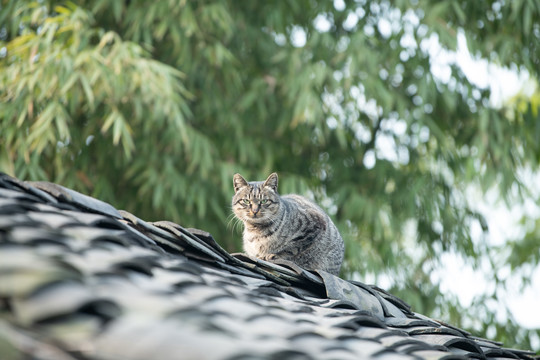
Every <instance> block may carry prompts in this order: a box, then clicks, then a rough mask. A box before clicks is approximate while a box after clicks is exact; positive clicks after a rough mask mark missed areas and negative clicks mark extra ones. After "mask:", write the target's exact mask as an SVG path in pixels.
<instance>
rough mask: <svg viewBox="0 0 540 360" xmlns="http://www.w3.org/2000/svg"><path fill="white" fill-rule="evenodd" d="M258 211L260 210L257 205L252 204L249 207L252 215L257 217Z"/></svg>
mask: <svg viewBox="0 0 540 360" xmlns="http://www.w3.org/2000/svg"><path fill="white" fill-rule="evenodd" d="M259 210H260V207H259V205H256V204H252V205H251V212H252V213H253V214H255V215H257V213H258V212H259Z"/></svg>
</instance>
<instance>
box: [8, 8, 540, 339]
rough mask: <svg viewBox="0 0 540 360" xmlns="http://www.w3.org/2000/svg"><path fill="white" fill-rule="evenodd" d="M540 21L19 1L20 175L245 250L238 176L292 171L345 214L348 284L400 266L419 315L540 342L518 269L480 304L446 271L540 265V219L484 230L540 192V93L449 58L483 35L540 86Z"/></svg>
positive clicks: (459, 11)
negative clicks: (444, 283)
mask: <svg viewBox="0 0 540 360" xmlns="http://www.w3.org/2000/svg"><path fill="white" fill-rule="evenodd" d="M538 18H540V3H539V2H538V1H536V0H532V1H531V0H513V1H466V0H461V1H454V0H445V1H440V0H436V1H435V0H398V1H393V2H390V1H383V0H379V1H375V0H373V1H370V0H359V1H334V2H332V1H313V0H296V1H278V2H268V1H250V2H244V1H242V2H240V1H226V0H214V1H210V0H206V1H186V0H183V1H154V2H148V1H141V0H131V1H127V0H126V1H110V0H92V1H90V0H86V1H84V0H81V1H77V2H65V1H53V0H49V1H47V0H41V1H27V0H1V1H0V26H1V27H0V41H1V44H0V80H1V81H0V134H1V137H0V149H1V150H0V151H1V152H0V168H1V170H3V171H5V172H8V173H10V174H12V175H15V176H17V177H19V178H22V179H27V180H49V181H53V182H57V183H61V184H63V185H65V186H68V187H71V188H75V189H77V190H79V191H81V192H83V193H86V194H90V195H93V196H95V197H98V198H100V199H102V200H105V201H108V202H110V203H112V204H114V205H115V206H116V207H118V208H125V209H126V210H128V211H131V212H133V213H135V214H137V215H138V216H139V217H141V218H143V219H146V220H158V219H169V220H173V221H176V222H179V223H181V224H183V225H184V226H192V227H200V228H203V229H205V230H208V231H210V232H212V233H213V234H214V235H215V237H216V238H217V239H218V240H219V241H220V242H221V243H222V245H223V246H225V247H226V248H227V249H228V250H230V251H238V250H239V249H240V238H241V235H240V232H239V230H238V229H235V228H234V227H233V226H231V225H230V224H231V221H230V217H229V216H230V205H229V204H230V198H231V196H232V180H231V179H232V175H233V174H234V173H235V172H241V173H242V174H243V175H244V176H246V177H247V178H250V179H263V178H265V177H266V176H267V175H268V174H269V173H270V172H271V171H277V172H279V174H280V180H281V181H280V189H281V191H282V193H288V192H297V193H302V194H308V195H309V196H312V197H314V198H315V199H316V200H317V201H318V202H320V203H321V204H322V205H323V206H324V207H325V208H326V209H327V210H328V211H329V213H330V214H331V215H332V217H333V218H334V219H335V220H336V223H337V224H338V225H339V227H340V228H341V231H342V234H343V235H344V238H345V239H346V243H347V254H346V264H345V269H344V274H343V275H344V276H345V277H352V276H354V277H359V278H362V279H363V278H364V277H365V276H368V275H371V276H374V278H375V280H376V281H377V279H379V278H380V277H381V276H386V277H387V278H390V279H392V281H391V287H392V289H391V290H392V291H393V292H394V293H396V294H398V295H400V296H401V297H403V298H404V299H405V300H407V301H409V302H410V303H411V304H412V305H413V306H414V309H415V311H417V312H422V313H425V314H427V315H430V314H431V315H432V316H438V317H440V318H441V319H443V320H445V321H447V322H450V323H453V324H457V325H459V326H464V327H467V328H468V329H471V331H474V332H476V333H478V332H479V333H480V335H482V334H484V335H486V334H488V335H489V336H490V337H492V338H495V339H499V340H504V341H505V344H506V345H509V346H520V347H525V348H526V347H530V346H531V341H532V340H531V339H532V337H533V336H538V335H537V334H538V332H537V331H534V333H535V334H536V335H533V331H531V332H527V331H525V330H523V329H519V327H518V326H517V325H516V324H515V322H514V320H513V319H512V318H511V316H509V317H508V318H507V319H505V320H504V321H503V322H501V320H500V319H498V318H496V317H495V316H494V314H493V313H492V312H491V311H490V310H489V309H491V308H489V307H488V303H489V301H487V300H486V299H491V300H492V301H497V302H501V301H502V300H503V299H501V298H500V293H501V292H500V291H499V290H500V289H501V288H504V287H505V286H507V282H505V281H504V279H496V280H497V282H496V284H497V286H496V288H495V289H494V290H493V292H492V293H490V294H486V295H485V296H486V297H487V298H480V299H476V300H475V302H474V305H473V306H471V307H470V308H468V309H463V308H461V307H460V306H459V304H458V302H457V300H456V299H454V298H449V297H448V295H445V294H442V293H441V291H440V289H439V284H438V283H437V282H436V281H434V279H433V277H431V276H430V274H431V273H432V272H433V271H434V270H436V269H440V265H441V264H440V258H441V256H442V254H444V253H447V252H452V253H456V254H458V256H461V257H463V258H464V259H466V261H467V262H468V263H470V264H473V265H474V266H475V267H478V266H480V264H481V262H482V261H485V260H486V258H491V257H492V256H493V253H494V251H495V250H497V251H496V253H497V254H498V255H497V256H498V259H499V260H498V262H497V263H495V262H493V261H492V262H491V264H492V266H493V268H492V270H493V271H494V272H496V270H497V268H496V266H505V264H511V265H512V267H513V269H514V268H518V267H519V266H520V264H522V263H523V262H528V261H530V262H533V263H534V265H537V264H538V260H539V259H538V257H539V256H538V245H537V244H538V236H537V235H536V234H538V233H539V232H538V230H536V232H534V231H533V232H531V234H530V235H528V236H527V237H526V238H525V239H523V241H520V240H515V242H511V243H509V244H508V245H506V246H504V247H503V248H501V249H491V248H489V247H488V246H486V245H485V242H484V241H475V240H474V239H472V238H471V227H472V226H479V227H480V228H481V229H482V230H483V231H484V233H486V231H487V226H486V223H485V220H484V218H483V216H482V214H480V213H478V212H477V211H476V210H475V206H474V205H475V204H471V200H470V199H468V197H467V193H466V190H467V189H469V188H470V187H471V186H472V187H478V188H479V189H481V190H482V191H487V190H488V189H492V188H493V187H496V188H497V189H498V190H499V192H500V196H501V198H502V199H504V200H506V201H507V202H509V203H510V202H511V203H513V204H516V203H519V202H520V201H522V200H523V199H524V198H526V197H527V196H529V193H528V191H527V188H526V187H525V186H524V185H523V183H522V179H520V178H519V177H518V176H517V174H518V170H520V169H522V168H529V169H531V170H533V171H535V170H537V169H538V166H539V160H540V141H539V139H540V125H539V124H540V117H539V113H538V107H539V102H538V99H537V98H532V99H527V98H521V99H520V101H519V106H515V104H516V103H517V102H514V105H507V106H498V107H497V106H493V104H492V103H491V102H490V89H489V88H482V87H479V86H478V85H475V84H474V83H471V81H470V79H468V78H467V77H466V75H465V74H464V72H463V71H462V70H461V69H460V68H459V66H458V65H457V64H456V63H455V61H447V62H446V63H444V64H442V65H441V64H437V62H436V61H435V60H434V58H433V55H432V53H431V52H432V50H433V49H434V48H437V47H439V48H440V52H443V51H446V52H447V53H448V54H450V51H454V50H456V46H457V38H458V34H460V33H463V34H464V35H465V37H466V39H467V45H468V48H469V50H470V52H471V54H472V55H473V57H475V58H478V59H480V58H484V59H488V60H489V61H490V62H492V63H495V64H498V65H499V66H502V67H509V68H511V69H514V70H515V71H516V72H518V71H519V72H527V73H528V74H529V75H530V77H531V78H536V79H538V78H539V76H540V74H539V72H540V71H539V69H540V49H539V46H540V25H539V23H538V22H537V21H536V20H535V19H538ZM434 44H435V45H434ZM533 100H534V101H533ZM509 109H514V110H512V111H509ZM537 228H538V226H537ZM411 237H413V238H414V240H416V241H411ZM514 248H515V249H516V250H517V251H516V252H514V251H512V250H513V249H514Z"/></svg>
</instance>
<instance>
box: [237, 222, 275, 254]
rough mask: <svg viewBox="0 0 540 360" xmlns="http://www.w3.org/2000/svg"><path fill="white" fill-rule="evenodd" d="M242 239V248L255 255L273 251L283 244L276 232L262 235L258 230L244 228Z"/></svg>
mask: <svg viewBox="0 0 540 360" xmlns="http://www.w3.org/2000/svg"><path fill="white" fill-rule="evenodd" d="M243 240H244V250H245V251H246V252H247V253H248V254H250V255H253V256H257V257H261V256H264V255H266V254H270V253H275V252H276V251H278V250H279V249H280V248H281V247H282V246H283V241H282V239H280V237H279V234H277V233H273V234H271V235H269V236H264V235H262V234H261V233H260V232H257V231H250V230H248V229H245V230H244V236H243Z"/></svg>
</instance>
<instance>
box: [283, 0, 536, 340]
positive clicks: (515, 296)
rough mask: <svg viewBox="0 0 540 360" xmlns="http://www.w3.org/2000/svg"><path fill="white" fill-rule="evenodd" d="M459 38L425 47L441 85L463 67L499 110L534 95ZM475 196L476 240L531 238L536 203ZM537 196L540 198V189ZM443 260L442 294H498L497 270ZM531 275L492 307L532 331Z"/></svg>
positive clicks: (298, 39) (322, 24)
mask: <svg viewBox="0 0 540 360" xmlns="http://www.w3.org/2000/svg"><path fill="white" fill-rule="evenodd" d="M343 5H344V4H343V3H342V0H334V6H335V7H336V9H339V8H340V7H343ZM352 15H353V16H352V17H350V18H348V19H347V21H346V22H350V23H351V24H350V25H351V26H354V24H355V23H356V22H357V21H358V18H355V14H352ZM409 15H410V16H409ZM405 16H407V17H408V18H407V21H409V22H411V23H412V24H416V23H417V21H418V19H417V18H415V15H414V14H406V15H405ZM411 16H412V17H411ZM315 22H316V24H315V26H316V27H317V28H319V29H320V30H321V31H327V28H328V27H329V26H330V23H329V22H328V20H327V19H325V17H324V16H321V17H318V18H317V19H315ZM394 24H395V22H394ZM344 26H345V25H344ZM392 26H393V24H392V22H391V21H388V19H381V20H380V21H379V23H378V25H377V27H378V30H379V32H380V33H381V34H385V33H388V34H389V33H391V32H392ZM365 30H366V29H365ZM368 30H369V29H368ZM366 31H367V30H366ZM292 40H293V44H294V45H296V46H299V47H301V46H303V45H304V44H305V42H306V34H305V33H304V32H303V31H302V30H301V29H296V30H295V29H293V34H292ZM457 40H458V48H457V51H455V52H454V51H448V50H445V49H443V48H442V47H441V45H440V43H439V40H438V38H437V36H436V35H432V36H431V37H430V38H429V39H428V40H426V41H424V42H422V43H421V44H419V45H420V47H421V48H422V50H425V51H428V52H429V54H430V56H431V60H432V61H431V72H432V73H433V74H434V76H435V77H437V78H438V79H439V80H440V81H442V82H448V81H449V80H450V77H451V75H452V71H451V67H450V66H451V65H452V64H457V65H459V66H460V67H461V69H462V70H463V72H464V73H465V75H466V76H467V78H468V79H469V81H471V82H472V83H473V84H475V85H477V86H478V87H481V88H488V87H489V88H490V89H491V98H490V102H491V105H492V106H494V107H500V106H502V104H503V103H504V101H506V100H508V99H510V98H512V97H513V96H514V95H516V94H518V93H519V92H523V93H525V94H528V95H531V94H532V91H534V87H533V86H532V85H533V82H532V81H529V74H528V73H527V72H518V71H517V69H508V68H501V67H500V66H497V65H495V64H492V63H489V62H488V61H487V60H485V59H474V58H473V57H472V56H471V54H470V53H469V51H468V49H467V42H466V37H465V34H464V33H463V32H459V33H458V38H457ZM404 41H405V44H402V45H404V46H407V44H408V43H407V41H406V39H405V40H404ZM409 45H410V46H413V47H415V46H417V45H416V43H415V42H414V44H413V43H412V42H411V43H410V44H409ZM365 105H366V106H368V105H369V104H367V103H366V104H365ZM395 125H396V126H399V125H400V123H399V121H397V122H395ZM377 148H378V150H380V151H381V152H382V153H385V154H386V155H387V156H388V157H389V158H391V159H394V158H395V157H396V149H395V143H394V142H392V141H386V142H385V141H381V142H380V143H378V144H377ZM394 160H396V159H394ZM364 161H365V162H366V161H367V163H365V165H366V166H367V167H368V168H369V165H370V164H369V157H368V158H367V159H364ZM524 176H525V179H528V180H527V181H529V182H530V184H531V188H535V185H534V184H538V183H540V175H539V174H536V175H534V174H524ZM469 195H470V196H469V198H470V199H472V200H471V203H473V204H475V205H476V206H477V210H478V211H479V212H480V213H482V214H483V215H484V216H485V218H486V221H487V223H488V227H489V232H488V234H487V236H483V234H482V230H481V229H480V228H478V229H475V228H471V232H472V234H473V237H475V238H476V241H488V244H489V245H490V246H497V245H502V244H504V243H505V242H506V241H508V240H512V239H520V238H522V237H523V236H524V235H525V228H524V226H523V225H521V224H519V221H520V220H521V219H522V217H523V216H527V217H528V218H529V219H537V218H539V217H540V207H539V206H538V205H537V204H535V203H533V202H532V201H530V202H527V203H526V204H525V205H524V206H518V207H513V208H508V207H507V206H506V205H504V204H503V203H502V202H500V201H499V199H498V194H497V192H496V190H495V191H493V192H492V193H488V194H487V195H485V196H484V195H482V192H481V191H479V190H478V189H473V188H471V194H469ZM536 195H540V191H539V192H538V194H536ZM441 261H442V264H443V268H442V269H440V270H439V271H438V272H436V273H434V274H432V278H433V280H434V281H440V284H441V291H442V292H448V293H452V294H455V295H456V296H457V297H458V299H459V301H460V302H461V304H462V305H463V306H464V307H467V306H470V305H471V303H472V301H473V299H474V298H475V297H476V296H479V295H481V294H484V293H486V292H491V291H493V288H494V287H495V284H494V281H493V276H492V274H490V272H492V269H491V267H489V266H480V268H478V269H474V268H473V267H472V266H471V265H470V264H467V263H466V262H465V260H463V259H462V258H461V257H460V256H458V255H456V254H452V253H447V254H445V255H444V256H443V259H441ZM498 272H499V274H500V275H502V276H509V277H510V278H512V274H510V272H511V270H510V267H509V266H507V267H505V268H502V269H498ZM530 276H531V277H530V280H531V283H530V285H529V286H526V287H525V288H524V289H522V288H521V287H520V286H518V285H519V284H518V281H517V279H518V278H519V276H518V275H516V276H514V277H515V278H516V281H515V286H514V285H513V286H511V287H513V288H511V289H509V290H510V293H506V294H499V295H500V296H499V299H504V301H505V302H506V304H497V303H494V304H490V305H489V306H490V308H491V309H492V310H493V311H494V312H495V313H496V314H497V317H498V318H499V320H501V321H504V320H505V317H506V316H507V313H506V311H505V309H504V306H505V305H506V306H508V308H509V310H510V312H511V315H512V316H513V317H514V318H515V319H516V321H517V322H518V324H520V326H522V327H524V328H528V329H535V328H540V310H538V311H534V309H538V299H540V266H539V267H537V268H536V269H530ZM513 284H514V283H513ZM537 342H538V343H537V344H533V345H535V348H540V339H537Z"/></svg>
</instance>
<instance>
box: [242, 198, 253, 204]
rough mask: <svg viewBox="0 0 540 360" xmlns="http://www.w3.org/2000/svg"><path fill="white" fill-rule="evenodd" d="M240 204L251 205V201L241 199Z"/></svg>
mask: <svg viewBox="0 0 540 360" xmlns="http://www.w3.org/2000/svg"><path fill="white" fill-rule="evenodd" d="M242 202H243V203H244V204H246V205H249V204H250V203H251V201H249V199H242Z"/></svg>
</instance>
